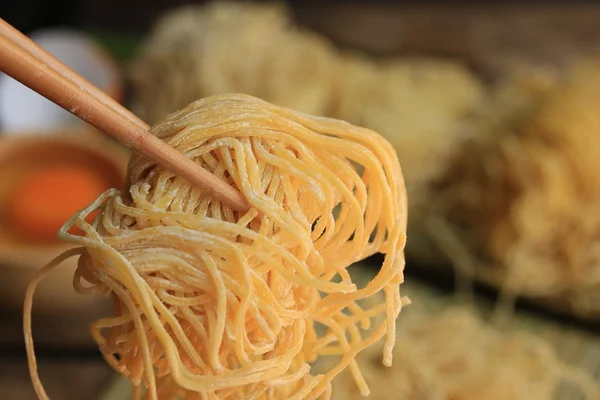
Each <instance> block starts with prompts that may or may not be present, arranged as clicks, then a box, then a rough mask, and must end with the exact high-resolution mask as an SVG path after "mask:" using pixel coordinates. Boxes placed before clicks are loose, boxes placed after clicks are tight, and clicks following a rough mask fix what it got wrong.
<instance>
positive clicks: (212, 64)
mask: <svg viewBox="0 0 600 400" xmlns="http://www.w3.org/2000/svg"><path fill="white" fill-rule="evenodd" d="M333 67H334V56H333V53H332V50H331V49H330V48H329V45H328V43H327V42H326V41H325V40H323V39H321V38H319V37H317V36H316V35H312V34H310V33H308V32H306V31H300V30H299V29H297V28H295V27H293V26H292V25H291V23H290V21H289V18H288V16H287V14H286V13H285V8H284V7H282V6H279V5H255V4H237V3H228V2H225V3H212V4H208V5H206V6H203V7H197V6H188V7H184V8H182V9H178V10H175V11H173V12H171V13H170V14H166V15H165V16H164V17H163V18H162V19H161V20H160V21H159V23H158V24H157V26H156V27H155V29H154V31H153V33H152V35H151V37H150V38H149V39H148V40H147V43H146V44H145V46H144V47H143V49H142V50H141V55H140V57H139V58H138V59H137V60H136V61H135V62H134V63H133V65H132V66H131V69H132V73H131V79H132V80H133V82H134V86H135V88H136V92H137V99H138V101H139V102H140V112H141V114H142V117H143V118H145V119H146V120H147V121H148V122H150V123H156V122H157V121H159V120H161V119H163V118H164V117H165V116H166V115H167V114H170V113H171V112H173V111H175V110H177V109H179V108H181V107H184V106H186V105H187V104H189V103H190V102H192V101H194V100H196V99H199V98H202V97H206V96H210V95H215V94H222V93H246V94H249V95H253V96H256V97H259V98H261V99H264V100H266V101H269V102H271V103H274V104H277V105H280V106H283V107H289V108H292V109H294V110H297V111H302V112H305V113H308V114H315V115H324V114H326V113H325V109H326V107H327V105H328V104H327V103H328V101H329V98H328V96H329V93H330V91H331V90H330V86H331V80H332V76H333V73H334V71H333Z"/></svg>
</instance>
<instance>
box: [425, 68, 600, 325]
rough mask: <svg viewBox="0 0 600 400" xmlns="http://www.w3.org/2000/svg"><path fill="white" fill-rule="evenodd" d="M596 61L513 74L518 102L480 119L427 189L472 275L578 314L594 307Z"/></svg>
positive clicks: (454, 252) (597, 270)
mask: <svg viewBox="0 0 600 400" xmlns="http://www.w3.org/2000/svg"><path fill="white" fill-rule="evenodd" d="M598 67H600V63H599V62H598V60H597V59H588V60H584V61H580V62H578V63H575V64H574V66H572V68H570V69H569V70H568V72H567V73H566V74H564V75H562V76H559V77H556V78H554V79H551V80H547V81H546V84H542V85H537V86H536V85H533V86H531V85H530V86H528V89H526V90H523V89H524V86H523V85H522V83H523V82H521V83H517V84H514V83H513V86H512V89H508V90H509V91H511V90H512V93H511V96H512V99H514V100H515V102H514V104H517V103H518V105H517V106H516V107H513V109H511V110H510V111H509V112H506V113H505V114H504V115H501V116H498V114H499V113H500V112H501V111H502V110H504V111H507V109H506V108H502V107H497V108H496V111H494V112H493V113H495V116H496V120H494V119H493V118H490V117H489V116H488V117H487V118H485V119H484V122H485V123H489V124H488V125H487V127H486V128H485V129H482V131H483V133H482V134H481V135H479V136H477V137H476V138H474V139H473V140H472V141H470V142H468V143H466V144H465V145H464V146H463V147H462V150H461V151H460V152H458V154H457V155H456V160H455V162H454V163H453V165H452V167H451V168H449V170H448V172H447V173H446V176H445V178H444V179H442V180H441V182H440V185H439V187H438V188H437V192H435V195H436V197H437V199H438V205H437V210H436V212H435V213H434V214H437V215H438V216H441V220H443V221H444V223H446V224H447V225H448V226H449V227H450V230H449V231H448V235H447V236H452V235H456V236H457V237H459V238H460V239H461V242H462V246H463V247H464V249H463V250H466V251H467V252H468V253H470V255H471V257H472V259H474V260H475V264H476V265H477V267H476V268H475V269H474V271H473V272H474V273H475V274H476V275H477V276H478V277H480V278H483V279H484V280H486V281H488V282H491V283H494V284H497V285H500V286H502V287H503V288H504V289H505V290H506V291H507V293H512V294H513V295H514V294H517V295H526V296H529V297H534V298H538V299H546V300H547V301H551V302H552V303H553V304H555V305H558V306H559V307H560V308H563V309H564V308H569V309H571V311H573V312H575V313H576V314H578V315H580V316H586V317H593V316H600V294H599V293H600V245H599V243H598V235H599V233H600V179H599V178H598V176H599V174H600V157H599V155H600V113H599V112H598V110H597V105H598V104H599V102H600V73H599V72H598V71H599V69H598ZM538 78H539V77H538ZM536 79H537V78H536V77H535V76H533V77H532V79H530V80H529V82H530V83H531V82H534V81H536ZM519 85H521V86H520V89H518V88H517V87H518V86H519ZM533 87H535V88H533ZM506 90H507V89H505V90H504V92H506ZM517 94H520V96H519V95H517ZM524 94H526V95H524ZM509 97H510V96H509ZM438 222H439V221H438ZM438 226H439V225H438ZM438 236H439V235H438ZM447 239H448V237H446V238H445V239H444V238H442V242H443V241H444V240H446V242H447V243H446V244H449V242H448V240H447ZM451 247H453V246H446V249H447V250H448V251H447V253H448V254H449V255H450V258H452V259H454V260H455V261H457V263H458V264H460V263H461V262H464V259H463V260H462V261H460V260H459V258H460V256H459V253H461V252H462V251H458V250H459V249H457V248H456V246H454V248H452V249H451Z"/></svg>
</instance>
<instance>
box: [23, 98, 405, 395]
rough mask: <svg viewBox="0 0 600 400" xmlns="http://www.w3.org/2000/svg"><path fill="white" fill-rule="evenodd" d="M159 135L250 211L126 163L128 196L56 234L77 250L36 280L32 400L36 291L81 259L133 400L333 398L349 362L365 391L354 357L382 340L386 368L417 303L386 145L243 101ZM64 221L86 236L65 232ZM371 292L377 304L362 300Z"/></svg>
mask: <svg viewBox="0 0 600 400" xmlns="http://www.w3.org/2000/svg"><path fill="white" fill-rule="evenodd" d="M152 133H153V134H155V135H156V136H157V137H159V138H160V139H161V140H163V141H165V142H166V143H168V144H169V145H170V146H172V147H174V148H175V149H177V150H178V151H180V152H181V153H182V154H184V155H185V156H186V157H189V158H191V159H193V160H194V161H195V162H197V163H198V164H199V165H201V166H202V167H204V168H206V169H207V170H208V171H210V172H211V173H213V174H215V175H216V176H217V177H219V178H220V179H223V180H224V181H226V182H228V183H229V184H231V185H233V186H235V187H236V188H238V189H239V190H240V191H241V192H242V193H243V194H244V196H245V197H246V198H247V199H248V201H249V202H250V204H251V206H252V207H251V209H250V210H249V211H248V212H245V213H240V212H237V211H234V210H233V209H231V208H230V207H229V206H227V205H225V204H221V203H220V202H217V201H215V200H214V199H212V198H211V197H209V196H207V195H206V194H205V193H204V192H203V191H202V189H201V188H195V187H191V186H190V185H189V184H188V183H187V182H186V181H185V180H183V179H182V178H179V177H177V176H175V175H173V174H172V173H170V172H168V171H166V170H163V169H162V168H160V167H158V166H157V165H155V164H154V163H153V162H151V161H149V160H147V159H145V158H143V157H141V156H133V158H132V159H131V161H130V165H129V171H128V176H127V181H128V182H129V183H128V188H127V189H126V190H125V191H123V192H118V191H116V190H112V191H109V192H107V193H105V194H104V195H102V196H101V197H100V198H99V199H98V200H97V201H96V202H95V203H94V204H92V205H90V206H89V207H88V208H87V209H85V210H83V211H82V212H81V213H79V214H78V215H76V216H74V217H73V218H72V219H71V220H70V221H69V222H68V223H67V224H66V225H65V226H64V227H63V228H62V229H61V231H60V232H59V236H60V238H61V239H63V240H65V241H67V242H70V243H73V244H77V245H79V246H81V247H80V248H78V249H75V250H72V251H69V252H67V253H65V254H64V255H63V256H60V257H58V258H57V259H56V260H54V261H53V262H51V263H50V264H49V265H48V266H47V267H45V268H44V269H43V270H42V271H41V272H40V273H39V274H38V275H37V276H36V278H35V280H34V281H33V282H32V283H31V285H30V286H29V289H28V292H27V297H26V302H25V320H24V330H25V335H26V344H27V350H28V357H29V362H30V370H31V375H32V380H33V382H34V387H35V389H36V392H37V394H38V396H39V397H40V398H41V399H47V398H48V396H47V395H46V393H45V391H44V389H43V386H42V383H41V382H40V379H39V376H38V373H37V366H36V361H35V353H34V347H33V337H32V332H31V306H32V301H33V295H34V291H35V287H36V285H37V283H38V282H39V281H40V280H41V279H42V278H43V277H44V276H45V275H46V274H47V273H48V272H49V271H50V270H51V269H52V268H55V267H56V265H57V264H59V263H60V262H61V261H62V260H64V259H65V258H68V257H70V256H74V255H80V258H79V268H78V270H77V273H76V275H75V277H74V286H75V288H76V290H77V291H78V292H80V293H99V294H103V295H106V296H111V297H112V298H113V299H114V304H115V315H114V316H113V317H108V318H104V319H101V320H99V321H97V322H95V323H94V324H93V327H92V333H93V336H94V339H95V340H96V342H97V343H98V345H99V348H100V350H101V352H102V353H103V355H104V357H105V359H106V361H107V362H108V363H109V364H110V365H111V366H112V367H113V368H114V369H115V370H116V371H118V372H119V373H121V374H123V375H124V376H126V377H127V378H129V379H130V380H131V381H132V382H133V384H134V385H135V387H136V391H135V392H136V393H135V398H141V397H144V398H149V399H159V398H160V399H192V398H193V399H196V398H203V399H317V398H324V399H327V398H330V395H331V382H332V379H333V378H334V377H335V376H336V375H337V374H339V373H340V372H341V371H342V370H344V369H346V368H347V369H349V370H350V371H351V373H352V375H353V376H354V379H355V380H356V384H357V385H358V390H359V391H360V392H361V393H363V394H368V393H369V388H368V386H367V385H366V383H365V381H364V379H363V378H362V375H361V372H360V368H359V366H358V364H357V363H356V361H355V357H356V355H357V354H358V353H359V352H360V351H362V350H363V349H365V348H366V347H369V346H370V345H372V344H374V343H375V342H377V341H378V340H379V339H381V338H384V337H385V345H384V349H383V357H382V362H383V363H384V364H385V365H391V363H392V350H393V347H394V338H395V327H396V324H395V321H396V317H397V316H398V314H399V313H400V310H401V308H402V305H404V304H406V303H407V302H408V300H407V299H406V298H402V297H401V296H400V292H399V286H400V284H401V283H402V281H403V269H404V256H403V248H404V244H405V241H406V234H405V232H406V220H407V212H406V207H407V204H406V192H405V188H404V181H403V177H402V172H401V170H400V164H399V162H398V158H397V156H396V154H395V152H394V150H393V148H392V147H391V145H390V144H389V143H388V142H387V141H386V140H385V139H384V138H383V137H381V136H380V135H378V134H377V133H375V132H373V131H370V130H368V129H363V128H358V127H355V126H353V125H350V124H348V123H346V122H343V121H338V120H333V119H329V118H322V117H311V116H308V115H305V114H302V113H298V112H294V111H291V110H289V109H286V108H282V107H278V106H275V105H271V104H269V103H267V102H264V101H262V100H259V99H257V98H254V97H251V96H247V95H236V94H233V95H232V94H230V95H219V96H213V97H209V98H205V99H203V100H199V101H196V102H194V103H192V104H190V105H189V106H187V107H186V108H184V109H182V110H181V111H178V112H176V113H173V114H171V115H170V116H169V117H167V118H166V119H165V120H164V121H163V122H162V123H160V124H158V125H156V126H155V127H154V128H152ZM98 209H99V210H101V211H102V212H101V214H100V215H99V216H98V217H96V219H95V220H94V222H93V223H92V224H88V223H86V221H85V219H84V218H85V217H86V216H87V215H88V214H89V213H91V212H93V211H95V210H98ZM71 226H77V227H79V228H81V229H82V230H83V231H84V232H85V235H84V236H76V235H72V234H68V233H67V232H68V230H69V228H70V227H71ZM376 252H381V253H384V254H385V261H384V262H383V265H382V267H381V270H380V272H379V273H378V274H377V276H376V277H375V278H373V279H372V280H371V281H370V282H369V283H368V284H367V285H366V286H364V287H362V288H357V287H356V285H355V284H354V283H353V282H352V279H351V277H350V275H349V274H348V272H347V270H346V268H347V267H348V266H349V265H350V264H352V263H354V262H356V261H358V260H361V259H363V258H365V257H367V256H369V255H371V254H374V253H376ZM378 293H383V294H384V299H383V300H382V301H381V302H378V303H377V304H373V305H372V306H370V307H361V306H360V305H359V304H358V302H359V300H361V299H365V298H369V297H371V296H374V295H376V294H378ZM376 317H379V318H376ZM374 318H376V322H378V323H377V324H375V325H374V326H371V319H374ZM319 327H323V328H324V329H319ZM367 329H369V330H368V331H367ZM329 355H341V356H342V358H341V360H340V361H339V363H337V364H336V365H335V366H333V367H332V368H331V369H330V370H328V371H326V372H324V373H323V374H318V375H312V374H311V372H310V363H313V362H315V361H316V360H318V359H319V358H320V357H323V356H329Z"/></svg>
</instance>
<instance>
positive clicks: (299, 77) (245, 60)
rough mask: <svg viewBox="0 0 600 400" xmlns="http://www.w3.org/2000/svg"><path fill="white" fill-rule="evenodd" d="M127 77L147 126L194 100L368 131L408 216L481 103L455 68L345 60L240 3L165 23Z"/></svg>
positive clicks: (284, 13)
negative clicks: (228, 99)
mask: <svg viewBox="0 0 600 400" xmlns="http://www.w3.org/2000/svg"><path fill="white" fill-rule="evenodd" d="M130 75H131V79H132V80H133V83H134V88H135V95H136V99H137V101H138V103H139V112H140V113H141V115H142V116H143V117H144V118H145V119H146V120H147V121H149V122H155V121H157V120H160V119H162V118H163V117H164V116H165V115H167V114H168V113H171V112H173V111H175V110H176V109H178V108H180V107H183V106H185V105H186V104H188V103H189V102H190V101H192V100H194V99H196V98H201V97H204V96H208V95H214V94H219V93H227V92H239V93H246V94H250V95H253V96H257V97H260V98H262V99H264V100H266V101H269V102H271V103H274V104H277V105H280V106H284V107H289V108H292V109H295V110H297V111H301V112H306V113H310V114H316V115H326V116H329V117H332V118H337V119H342V120H346V121H349V122H350V123H352V124H355V125H359V126H365V127H367V128H369V129H373V130H375V131H377V132H379V133H381V134H382V135H383V136H384V137H385V138H386V139H387V140H388V141H390V142H391V143H392V145H393V146H394V149H395V150H396V152H397V153H398V156H399V158H400V162H401V163H402V165H403V169H404V171H405V174H406V176H405V178H406V185H407V187H408V190H409V192H410V196H409V201H410V203H411V207H412V205H413V204H420V203H421V202H422V201H425V200H426V197H427V191H428V186H429V184H430V183H431V182H432V181H433V180H435V179H437V178H439V177H440V175H441V174H442V173H443V172H444V171H445V169H446V167H447V164H448V162H449V160H450V158H451V156H452V154H453V153H454V151H455V150H456V148H457V146H458V144H459V143H460V142H461V141H462V140H463V139H464V135H463V133H464V129H463V128H462V127H463V124H464V123H465V122H466V120H467V118H468V117H469V116H470V115H471V114H472V113H473V112H474V110H476V109H477V108H478V107H479V106H480V105H481V102H482V99H483V98H484V97H485V89H484V85H483V83H482V82H481V81H480V80H479V79H478V78H477V77H476V76H475V75H474V74H472V73H471V72H470V71H469V70H467V69H466V68H464V67H463V66H462V65H460V64H459V63H456V62H453V61H449V60H441V59H411V58H398V59H394V60H382V61H376V60H373V59H370V58H369V57H367V56H365V55H358V54H349V53H348V54H347V53H343V52H340V51H339V50H337V49H336V48H334V47H333V46H332V45H330V44H329V43H328V41H327V40H326V39H325V38H324V37H321V36H319V35H317V34H315V33H312V32H310V31H307V30H305V29H301V28H299V27H297V26H295V25H294V24H293V21H292V18H291V16H290V15H289V13H288V10H287V9H286V8H285V7H279V6H273V5H256V4H244V3H212V4H209V5H206V6H202V7H199V6H195V7H186V8H183V9H180V10H176V11H174V12H172V13H170V14H167V15H166V16H164V17H163V18H162V19H161V20H160V21H159V23H158V24H157V26H156V27H155V29H154V31H153V33H152V34H151V36H150V37H149V38H148V39H147V41H146V43H145V45H144V47H143V49H142V51H141V53H140V55H139V57H138V58H137V59H136V60H135V62H134V63H133V64H132V66H131V73H130Z"/></svg>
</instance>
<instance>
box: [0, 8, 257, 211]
mask: <svg viewBox="0 0 600 400" xmlns="http://www.w3.org/2000/svg"><path fill="white" fill-rule="evenodd" d="M0 21H2V23H1V24H0V71H2V72H4V73H6V74H7V75H9V76H11V77H12V78H14V79H15V80H17V81H19V82H21V83H22V84H23V85H25V86H27V87H29V88H30V89H32V90H33V91H35V92H37V93H39V94H40V95H42V96H44V97H45V98H47V99H48V100H50V101H52V102H53V103H55V104H57V105H58V106H60V107H62V108H63V109H65V110H66V111H68V112H70V113H72V114H73V115H75V116H77V117H78V118H80V119H82V120H83V121H85V122H87V123H89V124H90V125H92V126H94V127H95V128H97V129H99V130H100V131H102V132H104V133H106V134H108V135H110V136H112V137H113V138H115V139H117V140H118V141H119V142H121V143H123V144H124V145H126V146H127V147H130V148H132V149H134V150H136V151H138V152H139V153H141V154H142V155H144V156H146V157H148V158H149V159H151V160H153V161H155V162H157V163H158V164H159V165H161V166H162V167H163V168H165V169H167V170H169V171H171V172H174V173H176V174H178V175H180V176H182V177H183V178H186V179H187V180H188V181H189V182H190V183H192V184H195V185H197V186H199V187H200V188H202V189H204V190H206V191H207V192H208V193H209V195H210V196H213V197H215V198H216V199H218V200H220V201H222V202H224V203H226V204H229V205H230V206H232V207H233V208H235V209H237V210H239V211H246V210H248V208H249V206H248V202H247V201H246V199H245V198H244V196H243V195H242V194H241V193H240V192H239V191H238V190H236V189H235V188H233V187H231V186H230V185H228V184H227V183H226V182H224V181H222V180H220V179H219V178H217V177H216V176H214V175H213V174H211V173H210V172H208V171H207V170H205V169H203V168H202V167H200V166H199V165H197V164H196V163H194V162H193V161H192V160H191V159H189V158H187V157H185V156H184V155H182V154H181V153H179V152H178V151H177V150H175V149H174V148H172V147H170V146H169V145H167V144H166V143H164V142H163V141H161V140H160V139H158V138H157V137H156V136H154V135H152V134H150V133H149V132H148V130H147V128H148V126H147V125H146V124H145V123H143V122H142V121H141V120H139V119H138V118H137V117H135V116H133V114H132V113H131V112H130V111H128V110H126V109H125V108H124V107H122V106H121V105H120V104H118V103H117V102H116V101H114V100H112V99H110V100H108V99H107V98H108V96H107V95H106V94H104V93H102V92H101V91H100V90H99V89H98V88H96V87H94V86H93V85H92V84H91V83H90V82H88V81H86V80H85V79H84V78H82V77H81V76H79V75H78V74H77V73H76V72H75V71H72V70H70V69H69V68H68V67H67V66H65V65H64V64H63V63H62V62H60V61H59V60H58V59H56V58H54V57H53V56H51V55H50V54H49V53H47V52H45V51H44V50H42V49H41V48H40V47H39V46H37V45H36V44H35V43H33V41H31V40H30V39H29V38H27V37H25V36H24V35H22V34H21V33H20V32H18V31H16V29H15V28H13V27H12V26H10V25H9V24H8V23H6V22H5V21H3V20H1V19H0ZM14 31H16V33H15V32H14ZM13 39H16V40H13ZM32 53H33V54H32ZM35 55H38V56H40V58H37V57H36V56H35ZM73 77H75V80H73Z"/></svg>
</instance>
